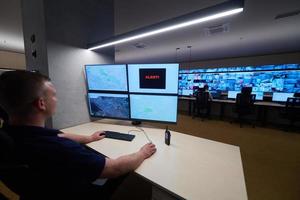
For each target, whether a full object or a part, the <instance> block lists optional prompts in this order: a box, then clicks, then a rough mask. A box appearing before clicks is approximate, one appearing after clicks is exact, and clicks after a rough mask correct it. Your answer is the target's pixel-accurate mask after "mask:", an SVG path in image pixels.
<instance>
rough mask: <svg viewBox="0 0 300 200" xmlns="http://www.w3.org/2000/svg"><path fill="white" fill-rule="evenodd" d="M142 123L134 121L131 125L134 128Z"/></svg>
mask: <svg viewBox="0 0 300 200" xmlns="http://www.w3.org/2000/svg"><path fill="white" fill-rule="evenodd" d="M141 123H142V122H141V121H132V122H131V124H132V125H134V126H137V125H140V124H141Z"/></svg>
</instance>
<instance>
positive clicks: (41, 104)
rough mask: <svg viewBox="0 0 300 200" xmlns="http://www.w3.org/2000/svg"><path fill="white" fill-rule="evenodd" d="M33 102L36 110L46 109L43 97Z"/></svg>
mask: <svg viewBox="0 0 300 200" xmlns="http://www.w3.org/2000/svg"><path fill="white" fill-rule="evenodd" d="M33 104H34V106H35V107H36V108H37V109H38V110H42V111H45V110H46V102H45V99H44V98H42V97H41V98H38V99H37V100H35V101H34V103H33Z"/></svg>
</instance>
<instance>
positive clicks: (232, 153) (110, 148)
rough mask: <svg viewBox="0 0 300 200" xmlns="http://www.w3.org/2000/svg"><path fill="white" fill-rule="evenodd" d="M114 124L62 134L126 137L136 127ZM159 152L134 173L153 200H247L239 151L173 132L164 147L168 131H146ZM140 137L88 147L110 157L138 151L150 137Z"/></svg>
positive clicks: (104, 122)
mask: <svg viewBox="0 0 300 200" xmlns="http://www.w3.org/2000/svg"><path fill="white" fill-rule="evenodd" d="M111 121H112V120H101V121H97V122H90V123H86V124H82V125H79V126H75V127H71V128H67V129H63V130H62V131H63V132H70V133H75V134H82V135H90V134H92V133H93V132H95V131H99V130H110V131H118V132H122V133H127V132H128V131H132V130H136V131H138V129H137V128H135V127H134V126H132V125H131V124H129V122H128V124H124V123H125V122H124V121H122V122H121V123H122V124H123V125H118V124H116V123H115V122H114V121H113V122H111ZM143 129H144V130H145V131H146V133H147V134H148V136H149V137H150V139H151V140H152V141H153V143H154V144H155V145H156V147H157V152H156V153H155V154H154V155H153V156H152V157H150V158H149V159H147V160H145V161H144V162H143V163H142V165H141V166H140V167H139V168H137V169H136V170H135V173H137V174H139V175H140V176H142V177H144V178H145V180H146V181H149V182H150V183H152V199H191V200H193V199H194V200H199V199H230V200H246V199H247V192H246V185H245V180H244V173H243V166H242V160H241V154H240V148H239V147H237V146H233V145H228V144H224V143H220V142H215V141H211V140H207V139H203V138H199V137H194V136H190V135H186V134H183V133H179V132H175V131H171V145H170V146H168V145H166V144H165V143H164V131H165V130H163V129H157V128H149V127H143ZM131 133H135V135H136V137H135V138H134V140H133V141H132V142H127V141H121V140H113V139H107V138H104V139H103V140H100V141H96V142H92V143H90V144H88V146H89V147H90V148H92V149H94V150H95V151H98V152H100V153H102V154H104V155H106V156H108V157H110V158H117V157H119V156H121V155H125V154H130V153H134V152H136V151H138V150H139V149H140V148H141V147H142V146H143V145H144V144H146V143H147V142H148V141H147V138H146V137H145V135H144V134H143V133H142V132H135V131H134V132H131Z"/></svg>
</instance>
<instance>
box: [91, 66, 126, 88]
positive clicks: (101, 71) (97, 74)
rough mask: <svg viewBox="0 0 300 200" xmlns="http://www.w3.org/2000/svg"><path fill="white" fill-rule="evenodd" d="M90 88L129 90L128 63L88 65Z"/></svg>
mask: <svg viewBox="0 0 300 200" xmlns="http://www.w3.org/2000/svg"><path fill="white" fill-rule="evenodd" d="M85 70H86V78H87V83H88V90H100V91H101V90H102V91H125V92H127V72H126V65H86V66H85Z"/></svg>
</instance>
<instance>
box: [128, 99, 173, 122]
mask: <svg viewBox="0 0 300 200" xmlns="http://www.w3.org/2000/svg"><path fill="white" fill-rule="evenodd" d="M177 101H178V97H177V96H175V95H174V96H169V95H150V94H149V95H147V94H130V114H131V118H132V119H135V120H151V121H161V122H171V123H175V122H176V121H177Z"/></svg>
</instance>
